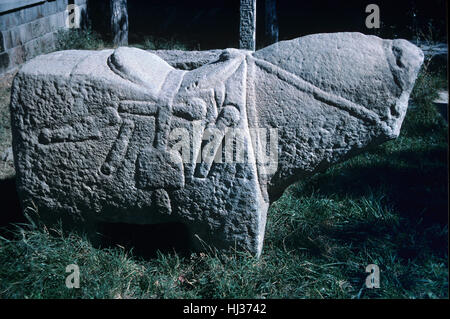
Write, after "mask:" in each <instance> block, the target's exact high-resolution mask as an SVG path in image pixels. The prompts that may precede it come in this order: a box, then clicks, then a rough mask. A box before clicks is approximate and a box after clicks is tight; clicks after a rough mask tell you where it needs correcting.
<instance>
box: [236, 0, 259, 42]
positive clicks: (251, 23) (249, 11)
mask: <svg viewBox="0 0 450 319" xmlns="http://www.w3.org/2000/svg"><path fill="white" fill-rule="evenodd" d="M240 1H241V2H240V23H239V48H240V49H246V50H252V51H255V47H256V0H240Z"/></svg>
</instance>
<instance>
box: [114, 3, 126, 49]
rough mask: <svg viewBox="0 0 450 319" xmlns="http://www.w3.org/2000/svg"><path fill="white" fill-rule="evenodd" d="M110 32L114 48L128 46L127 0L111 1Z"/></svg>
mask: <svg viewBox="0 0 450 319" xmlns="http://www.w3.org/2000/svg"><path fill="white" fill-rule="evenodd" d="M110 8H111V32H112V38H113V43H114V45H115V46H122V45H128V7H127V0H111V5H110Z"/></svg>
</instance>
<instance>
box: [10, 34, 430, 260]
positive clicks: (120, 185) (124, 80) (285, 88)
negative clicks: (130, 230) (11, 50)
mask: <svg viewBox="0 0 450 319" xmlns="http://www.w3.org/2000/svg"><path fill="white" fill-rule="evenodd" d="M422 62H423V53H422V51H421V50H420V49H418V48H417V47H416V46H414V45H413V44H411V43H409V42H407V41H405V40H382V39H380V38H378V37H374V36H366V35H363V34H360V33H335V34H316V35H310V36H306V37H302V38H298V39H294V40H291V41H283V42H279V43H277V44H274V45H271V46H269V47H267V48H264V49H262V50H259V51H256V52H250V51H241V50H235V49H228V50H224V51H223V52H222V54H221V55H220V57H219V58H218V59H216V60H214V61H211V62H210V63H207V64H205V65H203V66H201V67H198V68H196V69H194V70H190V71H186V70H179V69H175V68H173V67H172V66H170V65H169V64H168V63H166V62H165V61H164V60H162V59H161V58H159V57H158V56H157V55H155V54H152V53H149V52H146V51H143V50H139V49H136V48H127V47H121V48H118V49H116V50H103V51H62V52H55V53H51V54H48V55H43V56H39V57H37V58H35V59H33V60H32V61H30V62H29V63H27V64H26V65H24V66H23V67H22V68H21V70H20V71H19V73H18V74H17V76H16V77H15V80H14V84H13V89H12V100H11V116H12V128H13V151H14V159H15V167H16V170H17V189H18V193H19V195H20V198H21V201H22V204H23V205H24V206H25V205H27V204H28V203H30V202H33V203H34V205H36V206H37V207H38V208H39V214H40V217H41V218H42V219H43V220H44V221H46V222H54V221H57V220H63V223H66V224H67V223H69V222H70V223H74V224H73V225H78V224H79V225H83V226H84V227H85V228H86V229H88V230H90V231H93V229H95V227H96V225H97V224H98V223H101V222H122V223H132V224H152V223H162V222H171V221H177V222H181V223H183V224H185V225H186V226H187V228H188V229H189V232H190V234H191V236H192V239H193V244H194V246H196V247H200V245H201V244H200V242H201V241H204V242H206V243H207V244H208V245H211V246H215V247H217V248H220V249H227V248H229V247H236V248H238V249H244V250H247V251H249V252H251V253H253V254H255V255H259V254H260V253H261V250H262V247H263V239H264V229H265V224H266V214H267V210H268V207H269V204H270V203H271V202H273V201H275V200H276V199H277V198H279V196H281V194H282V193H283V191H284V189H285V188H286V187H287V186H289V185H290V184H292V183H294V182H295V181H297V180H299V179H302V178H305V177H306V176H309V175H311V174H314V173H315V172H317V171H319V170H322V169H324V168H326V167H328V166H330V165H332V164H333V163H336V162H338V161H341V160H343V159H346V158H348V157H349V156H351V155H353V154H355V153H356V152H359V151H361V150H364V149H365V148H367V147H369V146H371V145H376V144H379V143H382V142H384V141H386V140H389V139H392V138H395V137H397V136H398V134H399V131H400V127H401V123H402V121H403V119H404V116H405V113H406V109H407V106H408V98H409V95H410V92H411V90H412V88H413V85H414V81H415V79H416V76H417V74H418V71H419V69H420V66H421V64H422Z"/></svg>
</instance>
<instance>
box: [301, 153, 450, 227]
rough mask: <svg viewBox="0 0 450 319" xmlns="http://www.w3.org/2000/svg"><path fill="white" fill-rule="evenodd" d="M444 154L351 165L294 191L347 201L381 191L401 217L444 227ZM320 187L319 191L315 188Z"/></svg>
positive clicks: (399, 156)
mask: <svg viewBox="0 0 450 319" xmlns="http://www.w3.org/2000/svg"><path fill="white" fill-rule="evenodd" d="M446 162H447V153H446V150H442V149H435V150H431V151H420V152H419V151H400V152H395V153H393V154H390V155H389V156H388V161H386V160H384V161H383V162H379V163H376V164H371V163H368V164H367V163H364V162H357V161H352V163H351V164H350V165H346V166H345V167H342V168H341V169H339V172H338V174H337V175H330V174H327V173H325V174H322V175H319V176H318V177H317V178H313V179H312V180H311V183H309V184H306V185H304V186H303V187H300V188H297V189H296V190H295V194H296V196H302V195H304V194H310V193H311V192H313V191H314V193H315V194H317V195H323V196H334V197H335V196H337V197H341V198H344V197H347V198H353V199H357V198H361V197H364V196H366V197H367V196H368V197H370V196H371V195H373V193H374V191H377V190H378V191H381V192H382V193H384V195H385V196H386V199H385V201H388V202H389V204H390V205H391V206H392V207H393V208H394V209H395V210H396V211H398V212H399V213H400V215H401V217H404V218H410V219H413V220H416V219H423V222H424V223H425V224H427V223H435V222H437V223H440V224H442V225H446V224H448V214H447V213H448V180H447V177H448V167H447V166H446ZM319 185H320V187H319Z"/></svg>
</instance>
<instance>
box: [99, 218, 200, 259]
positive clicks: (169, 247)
mask: <svg viewBox="0 0 450 319" xmlns="http://www.w3.org/2000/svg"><path fill="white" fill-rule="evenodd" d="M98 230H99V233H101V240H100V243H99V245H100V247H101V248H106V247H113V246H117V245H120V246H122V247H124V248H125V249H126V250H132V253H133V255H134V256H136V257H142V258H144V259H148V258H155V257H157V255H158V251H159V252H161V253H174V252H176V253H177V254H178V255H180V256H188V255H189V253H190V251H191V250H190V249H191V248H190V247H191V245H190V237H189V231H188V229H187V227H186V226H185V225H184V224H182V223H163V224H155V225H135V224H125V223H101V224H100V225H98Z"/></svg>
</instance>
